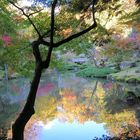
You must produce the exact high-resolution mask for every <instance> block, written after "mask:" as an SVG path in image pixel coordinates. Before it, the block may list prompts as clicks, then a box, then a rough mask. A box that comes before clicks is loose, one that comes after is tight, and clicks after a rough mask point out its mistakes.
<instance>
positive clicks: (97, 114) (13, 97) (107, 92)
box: [0, 74, 140, 140]
mask: <svg viewBox="0 0 140 140" xmlns="http://www.w3.org/2000/svg"><path fill="white" fill-rule="evenodd" d="M29 84H30V83H29V81H27V80H25V79H19V80H15V81H14V80H13V81H9V83H7V84H3V85H2V84H1V86H0V133H1V134H0V135H1V136H2V135H3V136H6V135H7V134H5V133H7V131H8V129H10V126H11V122H12V121H13V120H14V119H15V117H16V116H17V115H18V112H20V110H21V108H22V106H23V104H24V101H25V99H26V98H25V97H26V96H27V93H28V90H29ZM35 109H36V114H35V115H34V116H33V117H32V118H31V120H30V121H29V123H28V124H27V127H26V131H25V139H26V140H47V139H48V140H54V139H57V140H69V139H70V140H92V139H94V138H95V137H102V135H108V136H110V137H117V138H119V139H120V138H122V137H136V138H138V139H139V138H140V129H139V128H140V86H139V85H131V84H125V83H113V82H110V81H106V80H97V79H94V80H93V79H83V78H80V77H76V76H75V75H74V74H59V75H58V74H56V75H55V74H53V77H50V75H47V76H45V77H42V79H41V84H40V87H39V89H38V93H37V100H36V105H35ZM126 135H127V136H126ZM102 138H103V137H102ZM0 139H1V138H0Z"/></svg>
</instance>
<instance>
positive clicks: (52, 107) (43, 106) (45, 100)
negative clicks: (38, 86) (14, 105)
mask: <svg viewBox="0 0 140 140" xmlns="http://www.w3.org/2000/svg"><path fill="white" fill-rule="evenodd" d="M35 107H36V114H35V116H36V117H37V118H38V119H40V120H42V121H46V120H52V119H54V117H55V116H56V114H57V99H56V98H55V97H53V96H41V97H39V98H38V100H37V102H36V106H35Z"/></svg>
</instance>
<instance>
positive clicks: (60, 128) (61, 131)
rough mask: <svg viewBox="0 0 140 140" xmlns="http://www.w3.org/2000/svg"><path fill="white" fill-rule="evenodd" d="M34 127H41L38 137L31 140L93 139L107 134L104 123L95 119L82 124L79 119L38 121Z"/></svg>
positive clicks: (38, 130)
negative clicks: (96, 121) (72, 120)
mask: <svg viewBox="0 0 140 140" xmlns="http://www.w3.org/2000/svg"><path fill="white" fill-rule="evenodd" d="M34 127H35V128H39V129H37V135H36V137H32V138H33V139H30V140H34V139H35V140H92V139H93V138H94V137H101V136H102V135H103V134H107V132H106V131H105V129H104V124H103V123H102V124H97V123H95V122H93V121H87V122H85V123H84V124H80V123H78V122H77V121H74V122H73V123H69V122H60V121H59V120H58V119H55V120H53V121H52V122H49V123H47V124H43V122H38V123H36V124H34Z"/></svg>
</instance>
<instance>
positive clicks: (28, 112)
mask: <svg viewBox="0 0 140 140" xmlns="http://www.w3.org/2000/svg"><path fill="white" fill-rule="evenodd" d="M41 74H42V67H41V65H36V69H35V74H34V78H33V80H32V83H31V87H30V91H29V95H28V98H27V101H26V104H25V106H24V108H23V110H22V112H21V113H20V114H19V116H18V118H17V119H16V121H15V123H14V124H13V125H12V140H24V128H25V125H26V124H27V122H28V121H29V119H30V118H31V116H32V115H33V114H34V113H35V111H34V103H35V98H36V93H37V89H38V86H39V82H40V78H41Z"/></svg>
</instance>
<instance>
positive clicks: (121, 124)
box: [93, 84, 139, 136]
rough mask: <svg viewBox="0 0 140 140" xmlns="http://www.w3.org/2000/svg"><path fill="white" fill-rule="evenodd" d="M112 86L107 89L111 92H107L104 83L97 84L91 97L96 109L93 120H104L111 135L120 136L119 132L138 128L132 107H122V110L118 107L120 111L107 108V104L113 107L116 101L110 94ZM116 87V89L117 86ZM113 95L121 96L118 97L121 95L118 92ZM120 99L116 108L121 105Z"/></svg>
mask: <svg viewBox="0 0 140 140" xmlns="http://www.w3.org/2000/svg"><path fill="white" fill-rule="evenodd" d="M113 86H114V84H113ZM113 86H112V88H113ZM115 86H116V85H115ZM112 88H111V87H109V89H108V90H111V92H107V90H106V91H105V90H104V85H102V84H98V87H97V90H96V94H95V95H94V97H93V99H94V101H93V103H94V104H96V105H94V107H95V110H96V111H97V112H96V114H98V115H96V118H95V121H97V122H105V123H106V128H107V129H108V130H109V132H110V133H111V134H112V135H115V136H120V135H121V134H123V133H126V132H128V131H131V130H133V129H134V128H138V126H139V123H138V121H137V118H136V116H135V111H133V109H129V108H127V109H125V108H124V110H122V109H120V110H122V111H119V112H118V111H116V112H112V110H113V109H109V108H107V105H108V106H109V104H110V106H109V107H110V108H111V107H112V108H114V106H115V103H116V100H115V98H113V96H112V94H114V93H113V90H112ZM116 88H117V89H118V87H117V86H116ZM118 90H119V89H118ZM115 95H116V96H121V97H120V98H122V95H120V93H119V94H117V93H115ZM107 96H111V98H110V100H109V98H108V99H107ZM117 98H118V97H117ZM120 101H121V100H120ZM120 101H118V102H117V103H116V106H118V107H117V109H118V110H119V107H120V108H121V107H122V106H121V105H120V104H119V103H121V102H120Z"/></svg>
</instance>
